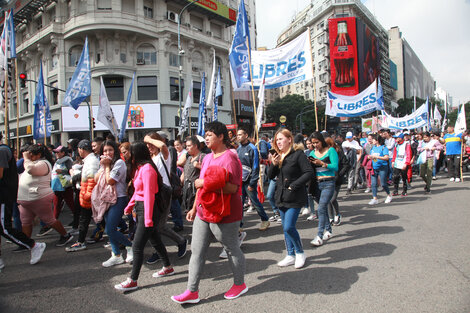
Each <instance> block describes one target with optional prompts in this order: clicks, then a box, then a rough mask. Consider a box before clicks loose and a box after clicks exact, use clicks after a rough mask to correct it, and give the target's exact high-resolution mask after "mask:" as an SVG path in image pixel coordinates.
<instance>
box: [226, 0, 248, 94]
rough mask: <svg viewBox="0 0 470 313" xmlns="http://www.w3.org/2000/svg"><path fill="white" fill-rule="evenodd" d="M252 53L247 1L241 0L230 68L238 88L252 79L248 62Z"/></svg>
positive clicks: (231, 49)
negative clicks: (246, 7)
mask: <svg viewBox="0 0 470 313" xmlns="http://www.w3.org/2000/svg"><path fill="white" fill-rule="evenodd" d="M250 53H251V47H250V29H249V27H248V17H247V15H246V10H245V2H244V0H241V1H240V6H239V8H238V15H237V24H236V25H235V34H234V36H233V41H232V46H231V47H230V51H229V60H230V68H231V70H232V73H233V76H234V78H235V85H236V86H235V87H236V88H240V87H241V86H242V84H243V83H245V82H249V81H250V80H251V78H250V65H249V62H248V61H249V58H250V56H251V54H250Z"/></svg>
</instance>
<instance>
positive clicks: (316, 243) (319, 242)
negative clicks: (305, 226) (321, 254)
mask: <svg viewBox="0 0 470 313" xmlns="http://www.w3.org/2000/svg"><path fill="white" fill-rule="evenodd" d="M310 244H311V245H312V246H316V247H319V246H321V245H322V244H323V240H322V239H321V238H320V237H319V236H316V237H315V238H314V239H313V240H312V241H310Z"/></svg>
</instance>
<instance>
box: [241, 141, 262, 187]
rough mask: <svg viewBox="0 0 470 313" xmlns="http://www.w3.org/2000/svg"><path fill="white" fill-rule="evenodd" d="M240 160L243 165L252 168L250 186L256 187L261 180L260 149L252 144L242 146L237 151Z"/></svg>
mask: <svg viewBox="0 0 470 313" xmlns="http://www.w3.org/2000/svg"><path fill="white" fill-rule="evenodd" d="M237 153H238V158H239V159H240V162H241V163H242V165H246V166H249V167H251V175H250V179H249V180H248V184H249V185H250V186H251V187H256V185H257V184H258V179H259V153H258V149H257V148H256V147H255V145H254V144H252V143H247V144H245V145H242V144H240V145H239V146H238V149H237Z"/></svg>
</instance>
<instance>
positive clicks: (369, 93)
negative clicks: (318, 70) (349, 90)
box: [325, 80, 384, 117]
mask: <svg viewBox="0 0 470 313" xmlns="http://www.w3.org/2000/svg"><path fill="white" fill-rule="evenodd" d="M378 100H379V99H378V93H377V80H374V82H373V83H372V84H371V85H370V86H369V87H367V88H366V89H364V90H363V91H362V92H361V93H359V94H357V95H355V96H343V95H338V94H335V93H332V92H330V91H328V96H327V101H326V110H325V115H330V116H339V117H355V116H362V115H366V114H369V113H372V112H374V111H380V110H383V109H384V108H383V104H381V103H382V102H381V101H378Z"/></svg>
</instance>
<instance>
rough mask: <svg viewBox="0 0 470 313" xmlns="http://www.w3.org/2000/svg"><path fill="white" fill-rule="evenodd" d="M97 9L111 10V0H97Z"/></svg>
mask: <svg viewBox="0 0 470 313" xmlns="http://www.w3.org/2000/svg"><path fill="white" fill-rule="evenodd" d="M96 2H97V8H98V10H111V2H112V1H111V0H97V1H96Z"/></svg>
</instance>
